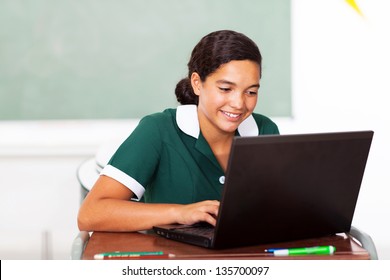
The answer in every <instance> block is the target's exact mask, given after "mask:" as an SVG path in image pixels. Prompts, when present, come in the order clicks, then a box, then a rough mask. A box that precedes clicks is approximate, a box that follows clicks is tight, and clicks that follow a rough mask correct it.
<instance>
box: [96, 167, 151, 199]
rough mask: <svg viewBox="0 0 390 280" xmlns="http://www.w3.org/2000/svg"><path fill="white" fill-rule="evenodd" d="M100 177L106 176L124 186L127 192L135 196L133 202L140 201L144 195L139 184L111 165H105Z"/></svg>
mask: <svg viewBox="0 0 390 280" xmlns="http://www.w3.org/2000/svg"><path fill="white" fill-rule="evenodd" d="M100 175H106V176H108V177H111V178H113V179H115V180H116V181H118V182H119V183H121V184H123V185H125V186H126V187H127V188H129V190H131V191H132V192H133V193H134V195H135V196H136V199H135V200H137V201H138V200H140V199H141V197H142V196H143V195H144V192H145V188H144V187H143V186H142V185H141V184H140V183H138V182H137V181H136V180H135V179H134V178H132V177H130V176H129V175H127V174H126V173H125V172H123V171H122V170H119V169H118V168H116V167H114V166H112V165H106V166H105V167H104V168H103V170H102V172H101V173H100Z"/></svg>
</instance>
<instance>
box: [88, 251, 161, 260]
mask: <svg viewBox="0 0 390 280" xmlns="http://www.w3.org/2000/svg"><path fill="white" fill-rule="evenodd" d="M163 255H164V252H162V251H159V252H120V251H115V252H106V253H100V254H96V255H95V256H94V259H95V260H104V259H111V258H132V257H134V258H138V257H143V256H163Z"/></svg>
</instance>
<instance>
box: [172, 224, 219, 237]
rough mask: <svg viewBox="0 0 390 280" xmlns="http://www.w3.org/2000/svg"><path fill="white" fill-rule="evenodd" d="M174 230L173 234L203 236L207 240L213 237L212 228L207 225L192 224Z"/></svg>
mask: <svg viewBox="0 0 390 280" xmlns="http://www.w3.org/2000/svg"><path fill="white" fill-rule="evenodd" d="M174 230H175V232H182V233H187V234H193V235H198V236H204V237H207V238H212V237H213V235H214V227H213V226H212V225H210V224H207V223H199V224H194V225H192V226H188V227H178V228H175V229H174Z"/></svg>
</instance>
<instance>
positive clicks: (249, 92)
mask: <svg viewBox="0 0 390 280" xmlns="http://www.w3.org/2000/svg"><path fill="white" fill-rule="evenodd" d="M248 94H249V95H256V94H257V91H248Z"/></svg>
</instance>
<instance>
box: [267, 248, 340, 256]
mask: <svg viewBox="0 0 390 280" xmlns="http://www.w3.org/2000/svg"><path fill="white" fill-rule="evenodd" d="M265 251H266V252H268V253H273V254H274V255H275V256H297V255H332V254H333V253H334V252H336V248H335V247H334V246H315V247H307V248H289V249H267V250H265Z"/></svg>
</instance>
